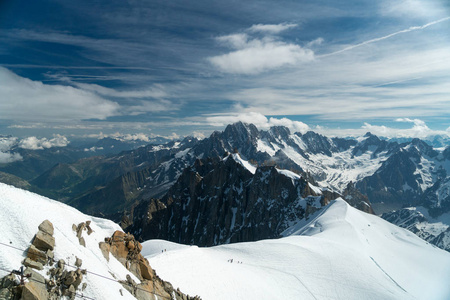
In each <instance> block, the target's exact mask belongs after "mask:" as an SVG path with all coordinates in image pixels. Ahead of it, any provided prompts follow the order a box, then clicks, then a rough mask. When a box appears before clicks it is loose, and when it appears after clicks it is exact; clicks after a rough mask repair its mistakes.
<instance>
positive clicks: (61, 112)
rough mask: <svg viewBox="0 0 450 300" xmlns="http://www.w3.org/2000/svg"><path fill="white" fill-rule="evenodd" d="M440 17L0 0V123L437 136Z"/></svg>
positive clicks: (10, 130)
mask: <svg viewBox="0 0 450 300" xmlns="http://www.w3.org/2000/svg"><path fill="white" fill-rule="evenodd" d="M449 29H450V2H448V1H445V0H427V1H422V0H380V1H372V0H358V1H356V0H345V1H331V0H314V1H313V0H311V1H306V0H295V1H287V0H276V1H252V0H249V1H223V0H221V1H215V0H208V1H204V0H198V1H163V0H152V1H143V0H140V1H133V0H130V1H124V0H109V1H82V0H80V1H69V0H42V1H20V0H3V1H0V135H12V136H14V137H20V138H34V139H37V140H40V141H43V142H42V143H41V144H45V142H48V141H52V140H53V141H61V140H63V141H65V142H64V143H66V144H67V141H66V140H64V139H68V141H70V140H72V139H77V138H85V137H91V138H93V137H97V138H100V137H105V136H114V135H115V136H132V137H139V136H140V137H143V138H144V139H145V138H148V137H155V136H164V137H168V138H178V137H181V136H186V135H194V136H198V137H202V136H208V135H209V134H210V133H211V132H212V131H213V130H222V129H223V128H224V126H226V125H227V124H229V123H233V122H236V121H239V120H241V121H245V122H251V123H255V124H256V125H257V126H258V127H260V128H261V129H266V128H269V127H270V126H273V125H286V126H288V127H289V128H291V129H292V130H294V131H300V132H305V131H307V130H314V131H317V132H320V133H323V134H326V135H330V136H350V135H352V136H354V135H362V134H364V133H365V132H367V131H371V132H373V133H375V134H378V135H383V136H386V137H421V138H422V137H426V136H428V135H432V134H442V135H447V136H448V135H450V30H449ZM55 143H58V142H55ZM64 143H62V144H64ZM60 144H61V143H60Z"/></svg>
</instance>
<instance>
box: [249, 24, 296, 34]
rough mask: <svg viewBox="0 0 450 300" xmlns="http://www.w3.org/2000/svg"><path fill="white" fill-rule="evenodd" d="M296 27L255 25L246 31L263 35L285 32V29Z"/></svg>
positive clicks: (291, 25)
mask: <svg viewBox="0 0 450 300" xmlns="http://www.w3.org/2000/svg"><path fill="white" fill-rule="evenodd" d="M294 27H297V24H286V23H282V24H255V25H253V26H252V27H250V28H249V29H248V30H249V31H253V32H264V33H270V34H275V33H280V32H282V31H285V30H287V29H291V28H294Z"/></svg>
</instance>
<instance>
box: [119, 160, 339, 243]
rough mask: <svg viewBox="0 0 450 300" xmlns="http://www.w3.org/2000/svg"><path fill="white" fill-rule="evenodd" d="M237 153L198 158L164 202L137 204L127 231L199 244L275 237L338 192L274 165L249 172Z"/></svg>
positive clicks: (144, 237) (149, 237)
mask: <svg viewBox="0 0 450 300" xmlns="http://www.w3.org/2000/svg"><path fill="white" fill-rule="evenodd" d="M236 155H238V154H233V155H229V156H228V157H227V158H225V159H223V160H222V159H220V158H214V159H205V160H197V161H196V162H195V164H194V166H193V167H190V168H187V169H185V171H184V172H183V175H182V176H181V177H180V178H179V180H178V181H177V183H176V184H175V185H174V186H173V187H172V188H171V189H170V190H169V192H168V193H167V195H166V196H165V197H164V198H163V199H162V201H158V200H152V201H149V202H146V203H142V204H141V205H139V206H137V207H136V208H135V210H134V220H135V223H134V225H133V226H132V227H130V228H128V229H127V230H130V231H131V232H133V233H134V234H138V233H139V234H140V235H139V237H140V238H142V239H144V240H146V239H151V238H161V239H167V240H170V241H174V242H178V243H184V244H196V245H200V246H212V245H217V244H223V243H233V242H243V241H254V240H260V239H265V238H276V237H279V235H280V233H281V232H283V231H284V230H285V229H286V228H287V227H289V226H290V225H293V224H294V223H295V222H296V221H298V220H300V219H303V218H306V217H308V215H309V214H310V213H312V212H314V211H315V210H317V209H319V208H320V207H321V206H322V205H325V204H327V202H328V201H329V200H332V199H335V198H337V197H338V195H337V194H336V193H331V192H329V193H326V194H323V193H321V192H320V191H319V192H317V190H318V189H317V188H315V189H313V188H312V187H311V185H310V184H309V183H308V182H307V181H306V180H305V179H304V178H303V177H301V176H298V175H296V174H294V173H292V172H289V171H279V170H277V169H276V168H275V167H271V166H265V167H259V168H257V169H256V171H255V174H252V173H251V172H250V171H249V170H248V169H246V168H245V167H244V166H243V165H242V164H241V163H239V162H238V161H239V158H238V157H237V156H236ZM283 172H285V173H284V174H283ZM286 174H288V175H286Z"/></svg>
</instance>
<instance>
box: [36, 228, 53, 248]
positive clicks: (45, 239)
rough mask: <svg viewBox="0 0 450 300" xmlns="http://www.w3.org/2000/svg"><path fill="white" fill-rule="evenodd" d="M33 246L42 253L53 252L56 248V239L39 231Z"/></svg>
mask: <svg viewBox="0 0 450 300" xmlns="http://www.w3.org/2000/svg"><path fill="white" fill-rule="evenodd" d="M33 245H34V246H36V248H38V249H39V250H42V251H47V250H53V249H54V248H55V238H54V237H53V236H51V235H50V234H48V233H45V232H43V231H40V230H39V231H38V232H37V233H36V235H35V236H34V240H33Z"/></svg>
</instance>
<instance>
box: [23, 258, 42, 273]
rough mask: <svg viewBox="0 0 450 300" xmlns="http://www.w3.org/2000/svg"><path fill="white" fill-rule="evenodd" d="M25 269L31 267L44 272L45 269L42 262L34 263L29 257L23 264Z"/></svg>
mask: <svg viewBox="0 0 450 300" xmlns="http://www.w3.org/2000/svg"><path fill="white" fill-rule="evenodd" d="M22 264H23V265H24V266H25V267H30V268H33V269H37V270H42V269H44V265H43V264H41V263H40V262H37V261H34V260H31V259H29V258H28V257H27V258H25V260H24V261H23V263H22Z"/></svg>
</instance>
